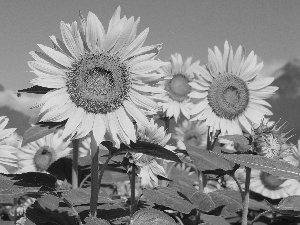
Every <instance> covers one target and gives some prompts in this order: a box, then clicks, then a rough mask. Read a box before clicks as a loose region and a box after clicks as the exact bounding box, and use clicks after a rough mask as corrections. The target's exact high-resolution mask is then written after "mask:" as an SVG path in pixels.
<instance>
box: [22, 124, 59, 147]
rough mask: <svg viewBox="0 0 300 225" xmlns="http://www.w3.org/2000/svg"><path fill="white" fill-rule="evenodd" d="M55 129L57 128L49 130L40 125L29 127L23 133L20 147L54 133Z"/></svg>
mask: <svg viewBox="0 0 300 225" xmlns="http://www.w3.org/2000/svg"><path fill="white" fill-rule="evenodd" d="M57 128H58V127H57V126H55V127H52V128H49V127H48V126H43V125H40V124H39V125H35V126H33V127H30V128H29V129H28V130H26V131H25V133H24V136H23V141H22V146H24V145H26V144H28V143H30V142H33V141H36V140H38V139H40V138H42V137H44V136H46V135H48V134H51V133H53V132H55V131H56V130H57Z"/></svg>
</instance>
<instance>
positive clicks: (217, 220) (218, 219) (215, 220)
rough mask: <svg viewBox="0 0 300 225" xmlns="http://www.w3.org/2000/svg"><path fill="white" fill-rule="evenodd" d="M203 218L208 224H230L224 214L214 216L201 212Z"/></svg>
mask: <svg viewBox="0 0 300 225" xmlns="http://www.w3.org/2000/svg"><path fill="white" fill-rule="evenodd" d="M201 220H203V222H204V223H206V224H213V225H230V223H228V222H227V221H226V220H225V219H224V218H223V217H222V216H214V215H208V214H204V213H203V214H201Z"/></svg>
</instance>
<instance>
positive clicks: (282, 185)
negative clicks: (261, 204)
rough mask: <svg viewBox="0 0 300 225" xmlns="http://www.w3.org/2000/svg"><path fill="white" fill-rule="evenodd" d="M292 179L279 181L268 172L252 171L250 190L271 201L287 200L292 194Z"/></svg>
mask: <svg viewBox="0 0 300 225" xmlns="http://www.w3.org/2000/svg"><path fill="white" fill-rule="evenodd" d="M290 180H291V179H288V180H286V179H279V178H278V177H276V176H273V175H271V174H268V173H266V172H263V171H260V170H256V169H252V170H251V178H250V190H251V191H253V192H256V193H258V194H261V195H263V196H265V197H268V198H271V199H279V198H285V197H287V196H289V195H290V194H289V193H290V191H289V189H290V186H291V181H290Z"/></svg>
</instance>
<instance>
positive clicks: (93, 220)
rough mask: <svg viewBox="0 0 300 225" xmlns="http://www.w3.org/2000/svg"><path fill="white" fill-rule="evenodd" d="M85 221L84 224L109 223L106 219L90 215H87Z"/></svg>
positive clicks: (107, 224) (106, 224) (102, 224)
mask: <svg viewBox="0 0 300 225" xmlns="http://www.w3.org/2000/svg"><path fill="white" fill-rule="evenodd" d="M85 222H86V223H85V225H110V223H109V222H108V221H107V220H103V219H100V218H92V217H87V218H86V219H85Z"/></svg>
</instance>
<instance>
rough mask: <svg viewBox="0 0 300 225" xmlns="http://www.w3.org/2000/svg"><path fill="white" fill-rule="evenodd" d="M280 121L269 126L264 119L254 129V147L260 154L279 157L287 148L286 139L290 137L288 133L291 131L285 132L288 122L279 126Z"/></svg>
mask: <svg viewBox="0 0 300 225" xmlns="http://www.w3.org/2000/svg"><path fill="white" fill-rule="evenodd" d="M278 122H279V121H278ZM278 122H277V123H273V124H272V125H270V126H269V125H268V123H265V122H264V121H262V122H261V124H260V126H259V127H258V128H256V129H254V147H255V151H256V152H257V153H258V154H259V155H262V156H265V157H267V158H278V157H279V156H280V154H281V153H282V152H283V151H285V150H286V141H287V140H288V139H289V138H290V137H286V135H287V134H288V133H289V132H283V130H284V129H285V127H286V123H284V124H283V125H281V126H278Z"/></svg>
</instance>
